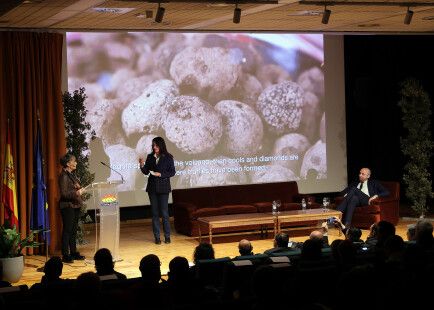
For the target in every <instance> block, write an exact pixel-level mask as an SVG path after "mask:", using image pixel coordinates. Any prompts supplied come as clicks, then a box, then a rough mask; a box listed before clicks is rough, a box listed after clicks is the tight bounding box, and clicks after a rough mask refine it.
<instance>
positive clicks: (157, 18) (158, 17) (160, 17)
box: [155, 3, 166, 23]
mask: <svg viewBox="0 0 434 310" xmlns="http://www.w3.org/2000/svg"><path fill="white" fill-rule="evenodd" d="M165 11H166V9H165V8H163V7H161V6H160V4H159V3H158V9H157V14H155V22H156V23H161V22H162V21H163V17H164V12H165Z"/></svg>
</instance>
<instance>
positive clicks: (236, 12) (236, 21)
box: [233, 4, 241, 24]
mask: <svg viewBox="0 0 434 310" xmlns="http://www.w3.org/2000/svg"><path fill="white" fill-rule="evenodd" d="M240 20H241V9H240V8H238V4H236V5H235V9H234V19H233V22H234V24H239V23H240Z"/></svg>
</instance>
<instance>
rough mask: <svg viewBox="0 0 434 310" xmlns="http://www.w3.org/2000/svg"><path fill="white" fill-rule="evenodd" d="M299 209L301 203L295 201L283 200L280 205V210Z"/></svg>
mask: <svg viewBox="0 0 434 310" xmlns="http://www.w3.org/2000/svg"><path fill="white" fill-rule="evenodd" d="M293 210H301V204H300V203H296V202H285V203H284V204H283V206H282V211H293Z"/></svg>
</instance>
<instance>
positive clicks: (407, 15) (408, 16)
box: [404, 8, 413, 25]
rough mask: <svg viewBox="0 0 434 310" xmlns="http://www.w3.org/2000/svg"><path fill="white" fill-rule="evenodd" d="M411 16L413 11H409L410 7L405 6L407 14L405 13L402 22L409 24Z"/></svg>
mask: <svg viewBox="0 0 434 310" xmlns="http://www.w3.org/2000/svg"><path fill="white" fill-rule="evenodd" d="M412 18H413V11H411V10H410V8H407V14H405V18H404V24H406V25H410V23H411V19H412Z"/></svg>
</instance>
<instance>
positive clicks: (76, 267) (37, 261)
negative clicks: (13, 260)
mask: <svg viewBox="0 0 434 310" xmlns="http://www.w3.org/2000/svg"><path fill="white" fill-rule="evenodd" d="M171 220H172V219H171ZM415 222H416V219H409V218H406V219H401V220H400V222H399V223H398V225H397V227H396V228H397V229H396V231H397V234H398V235H400V236H401V237H402V238H403V239H404V240H406V231H407V225H409V224H412V223H415ZM171 224H172V225H171V226H172V236H171V239H172V243H171V244H164V242H163V243H162V244H161V245H156V244H154V242H153V241H154V238H153V234H152V227H151V222H150V220H134V221H125V222H121V227H120V242H119V244H120V257H121V259H122V261H120V262H116V265H115V270H117V271H119V272H122V273H124V274H126V275H127V277H128V278H132V277H139V276H140V271H139V263H140V260H141V258H142V257H143V256H145V255H147V254H156V255H158V257H159V258H160V260H161V271H162V274H167V271H168V266H169V262H170V260H171V259H172V258H174V257H175V256H184V257H186V258H187V259H188V260H189V261H190V262H191V261H192V259H193V258H192V257H193V252H194V248H195V247H196V246H197V244H198V238H193V237H187V236H184V235H180V234H177V233H176V232H175V230H174V228H173V222H172V223H171ZM88 225H90V226H89V227H87V228H86V229H89V234H88V235H87V236H86V239H87V240H88V241H89V243H88V244H86V245H83V246H80V247H79V251H80V253H81V254H82V255H85V256H86V258H92V257H93V254H94V247H95V243H94V238H95V236H94V233H93V229H92V228H93V225H92V224H88ZM368 233H369V231H368V230H363V235H362V239H363V240H365V239H366V237H367V235H368ZM298 234H299V236H294V235H291V232H290V240H292V241H297V242H301V241H304V240H306V238H307V235H308V231H305V232H304V233H302V234H303V235H301V236H300V232H299V233H298ZM243 238H246V239H249V240H251V241H252V244H253V252H254V253H263V252H264V251H265V250H267V249H269V248H271V247H272V246H273V236H272V232H270V233H269V235H268V237H266V238H264V239H261V238H260V236H259V233H258V232H250V233H236V234H229V235H224V236H219V235H215V236H213V242H214V244H213V246H214V250H215V256H216V257H217V258H218V257H224V256H229V257H234V256H237V255H238V241H239V240H241V239H243ZM341 238H342V239H343V236H338V234H337V233H336V231H331V232H330V234H329V241H330V242H332V241H333V240H335V239H341ZM204 240H208V239H207V236H206V237H205V238H204ZM44 262H45V256H38V255H32V256H26V257H25V270H24V274H23V276H22V278H21V280H20V281H19V282H17V283H14V285H19V284H27V285H29V286H30V285H32V284H33V283H36V282H39V281H40V279H41V277H42V275H43V273H42V272H38V271H37V268H38V267H41V266H43V265H44ZM94 270H95V269H94V265H92V264H89V263H86V262H85V261H76V262H74V263H72V264H64V266H63V274H62V278H70V279H73V278H76V277H77V276H78V275H80V274H81V273H83V272H87V271H94Z"/></svg>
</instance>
